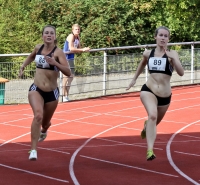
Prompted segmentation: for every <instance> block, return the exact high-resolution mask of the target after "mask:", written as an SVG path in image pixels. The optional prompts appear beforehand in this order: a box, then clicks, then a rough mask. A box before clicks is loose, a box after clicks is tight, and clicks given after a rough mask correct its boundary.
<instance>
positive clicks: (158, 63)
mask: <svg viewBox="0 0 200 185" xmlns="http://www.w3.org/2000/svg"><path fill="white" fill-rule="evenodd" d="M166 61H167V59H166V58H159V57H151V58H150V59H149V70H150V71H151V70H154V71H165V68H166Z"/></svg>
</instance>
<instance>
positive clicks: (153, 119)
mask: <svg viewBox="0 0 200 185" xmlns="http://www.w3.org/2000/svg"><path fill="white" fill-rule="evenodd" d="M140 99H141V101H142V103H143V105H144V107H145V109H146V111H147V114H148V120H147V124H146V138H147V149H148V150H153V146H154V142H155V139H156V123H157V115H158V112H157V98H156V96H155V95H154V94H153V93H151V92H147V91H141V93H140Z"/></svg>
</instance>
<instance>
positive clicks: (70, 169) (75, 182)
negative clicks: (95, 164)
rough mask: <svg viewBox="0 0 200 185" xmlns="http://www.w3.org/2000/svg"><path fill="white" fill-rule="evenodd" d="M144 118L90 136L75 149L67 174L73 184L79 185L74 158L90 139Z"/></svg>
mask: <svg viewBox="0 0 200 185" xmlns="http://www.w3.org/2000/svg"><path fill="white" fill-rule="evenodd" d="M145 118H146V117H144V118H140V119H136V120H133V121H129V122H125V123H122V124H119V125H116V126H114V127H112V128H109V129H107V130H104V131H103V132H100V133H98V134H96V135H94V136H92V137H91V138H89V139H87V140H86V141H85V142H84V143H83V144H82V145H81V146H80V147H79V148H77V150H76V151H75V152H74V153H73V155H72V157H71V159H70V163H69V173H70V176H71V178H72V181H73V182H74V184H75V185H80V184H79V182H78V180H77V178H76V176H75V174H74V161H75V158H76V156H77V154H78V152H79V151H80V150H81V149H82V148H83V147H84V146H85V145H87V143H89V142H90V141H91V140H92V139H94V138H95V137H97V136H99V135H101V134H103V133H106V132H108V131H110V130H112V129H114V128H117V127H120V126H123V125H126V124H128V123H132V122H135V121H138V120H142V119H145Z"/></svg>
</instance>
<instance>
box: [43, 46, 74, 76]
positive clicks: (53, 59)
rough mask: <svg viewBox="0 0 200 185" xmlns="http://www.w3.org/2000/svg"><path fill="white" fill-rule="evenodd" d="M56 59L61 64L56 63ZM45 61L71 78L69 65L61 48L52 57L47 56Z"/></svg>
mask: <svg viewBox="0 0 200 185" xmlns="http://www.w3.org/2000/svg"><path fill="white" fill-rule="evenodd" d="M56 58H57V59H58V60H59V63H58V62H57V61H56ZM45 59H46V61H47V62H48V63H49V64H50V65H54V66H56V67H57V68H58V69H59V70H60V71H61V72H62V73H63V74H64V75H66V76H71V70H70V67H69V63H68V61H67V59H66V57H65V54H64V52H63V51H62V50H61V49H60V48H57V49H56V51H55V52H54V53H53V54H52V57H48V56H45Z"/></svg>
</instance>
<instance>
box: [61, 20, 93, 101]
mask: <svg viewBox="0 0 200 185" xmlns="http://www.w3.org/2000/svg"><path fill="white" fill-rule="evenodd" d="M79 34H80V26H79V25H78V24H74V25H73V26H72V33H70V34H69V35H68V36H67V39H66V41H65V43H64V48H63V52H64V53H65V54H66V59H67V61H68V63H69V65H70V68H71V72H72V75H71V76H70V77H65V76H64V78H63V82H64V84H63V86H64V88H63V95H64V96H63V102H66V101H69V90H70V86H71V83H72V80H73V78H74V75H75V66H74V53H80V52H86V51H89V50H90V48H89V47H85V48H81V43H80V36H79Z"/></svg>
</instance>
